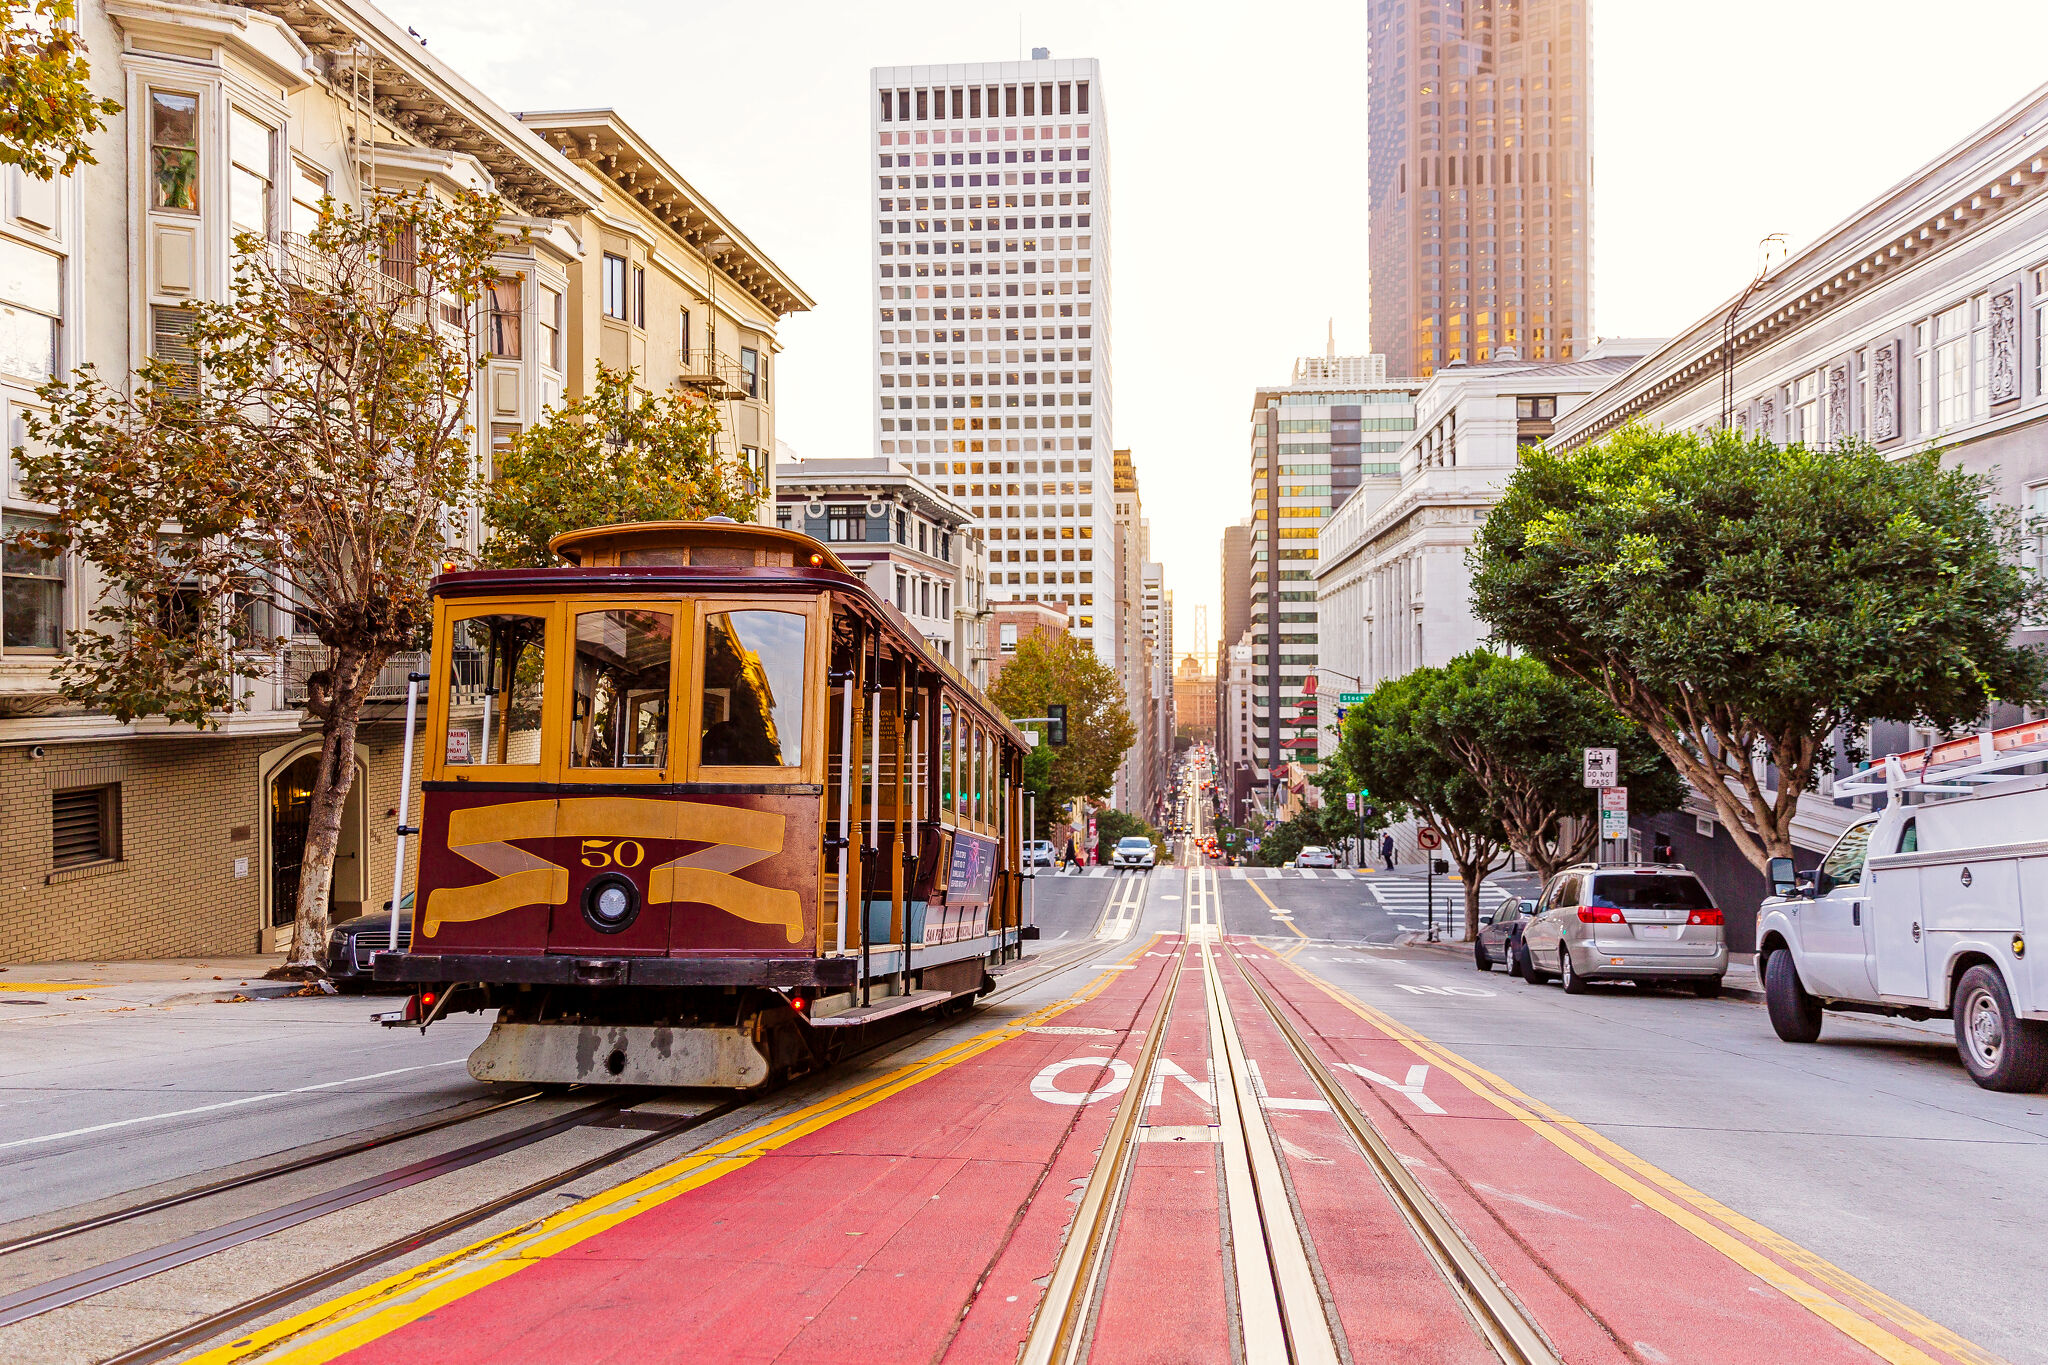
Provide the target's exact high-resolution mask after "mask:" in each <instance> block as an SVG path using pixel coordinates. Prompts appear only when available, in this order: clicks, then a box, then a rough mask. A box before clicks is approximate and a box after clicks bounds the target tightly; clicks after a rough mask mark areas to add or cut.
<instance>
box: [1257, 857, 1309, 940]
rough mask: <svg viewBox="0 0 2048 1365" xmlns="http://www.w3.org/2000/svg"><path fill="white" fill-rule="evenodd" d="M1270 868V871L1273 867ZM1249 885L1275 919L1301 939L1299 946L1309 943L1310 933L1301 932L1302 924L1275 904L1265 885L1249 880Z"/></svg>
mask: <svg viewBox="0 0 2048 1365" xmlns="http://www.w3.org/2000/svg"><path fill="white" fill-rule="evenodd" d="M1268 870H1269V871H1270V870H1271V869H1268ZM1247 885H1249V886H1250V887H1251V889H1252V890H1254V891H1256V892H1258V895H1259V899H1260V900H1262V901H1264V902H1265V903H1266V908H1267V909H1268V910H1271V911H1272V912H1273V917H1274V918H1275V919H1278V920H1279V921H1280V922H1281V923H1282V924H1284V925H1286V926H1287V927H1288V929H1289V930H1290V931H1291V932H1292V933H1293V934H1294V936H1295V937H1296V938H1298V939H1300V940H1301V943H1300V944H1299V945H1297V948H1300V947H1306V946H1307V944H1308V935H1307V934H1304V933H1302V932H1301V928H1300V926H1299V925H1297V924H1295V922H1294V920H1293V919H1292V918H1291V917H1290V915H1289V912H1287V911H1285V910H1282V909H1281V908H1280V907H1279V906H1277V905H1275V904H1273V898H1272V897H1271V896H1269V895H1267V894H1266V888H1265V887H1263V886H1260V885H1259V884H1258V883H1257V882H1249V883H1247Z"/></svg>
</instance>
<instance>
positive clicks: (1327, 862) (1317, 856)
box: [1294, 844, 1337, 867]
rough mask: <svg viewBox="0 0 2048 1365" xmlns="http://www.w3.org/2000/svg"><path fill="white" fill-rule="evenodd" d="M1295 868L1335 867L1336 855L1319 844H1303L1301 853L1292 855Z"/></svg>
mask: <svg viewBox="0 0 2048 1365" xmlns="http://www.w3.org/2000/svg"><path fill="white" fill-rule="evenodd" d="M1294 865H1295V866H1296V867H1335V866H1336V865H1337V854H1336V852H1335V851H1334V850H1332V849H1327V848H1324V847H1323V846H1322V845H1321V844H1304V845H1303V846H1302V850H1301V852H1299V853H1297V854H1295V855H1294Z"/></svg>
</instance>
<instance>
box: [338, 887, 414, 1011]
mask: <svg viewBox="0 0 2048 1365" xmlns="http://www.w3.org/2000/svg"><path fill="white" fill-rule="evenodd" d="M411 941H412V892H410V891H408V892H406V893H405V899H403V900H401V901H400V902H399V903H398V946H399V947H401V948H402V947H404V946H405V945H406V944H408V943H410V942H411ZM391 946H392V943H391V902H389V901H386V902H384V908H383V909H382V910H377V911H374V912H372V913H370V914H367V915H357V916H356V917H355V918H354V919H345V920H343V921H341V922H340V923H339V924H337V925H335V926H334V928H333V929H332V930H331V931H330V932H329V933H328V935H327V976H328V979H329V980H331V981H333V982H334V984H335V985H336V986H337V987H339V988H340V989H342V990H345V991H346V990H363V989H367V988H368V987H369V986H370V985H371V984H373V983H374V981H375V980H376V978H375V976H373V975H372V971H371V958H372V956H373V955H375V954H377V953H381V952H383V951H384V950H385V949H387V948H389V947H391Z"/></svg>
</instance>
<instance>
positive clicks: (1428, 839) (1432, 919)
mask: <svg viewBox="0 0 2048 1365" xmlns="http://www.w3.org/2000/svg"><path fill="white" fill-rule="evenodd" d="M1415 842H1416V844H1417V846H1419V847H1420V848H1421V849H1422V851H1423V853H1424V854H1426V855H1427V856H1426V857H1424V859H1423V864H1424V869H1425V870H1424V873H1423V885H1424V886H1425V887H1426V888H1427V891H1428V897H1429V902H1428V904H1429V918H1428V919H1426V920H1425V921H1423V923H1424V925H1425V926H1426V927H1427V929H1428V940H1429V942H1431V943H1434V942H1436V851H1437V849H1439V848H1441V847H1442V846H1443V842H1444V836H1443V835H1441V834H1438V833H1437V832H1436V831H1435V830H1434V829H1432V828H1430V827H1429V826H1428V825H1424V826H1423V827H1422V828H1421V829H1418V830H1416V831H1415Z"/></svg>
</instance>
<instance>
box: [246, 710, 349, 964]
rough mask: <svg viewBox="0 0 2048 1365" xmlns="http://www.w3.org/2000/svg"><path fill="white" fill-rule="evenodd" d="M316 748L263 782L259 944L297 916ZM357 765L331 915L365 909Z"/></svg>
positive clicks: (277, 938)
mask: <svg viewBox="0 0 2048 1365" xmlns="http://www.w3.org/2000/svg"><path fill="white" fill-rule="evenodd" d="M319 771H320V750H319V749H317V748H313V749H308V750H306V751H304V752H302V753H299V754H297V755H294V756H293V757H291V758H290V759H289V760H287V761H286V762H284V763H281V764H280V765H279V766H278V767H277V768H276V769H274V770H273V771H272V773H271V775H270V778H269V780H268V782H266V783H265V787H264V826H265V839H266V848H265V853H266V857H265V863H266V865H267V867H268V870H269V885H268V887H267V888H266V891H267V893H268V894H267V895H266V897H265V900H266V901H267V902H268V904H267V907H266V915H265V922H264V926H263V946H264V948H265V949H266V950H274V949H275V948H277V947H279V946H281V945H283V944H284V943H285V942H286V941H287V939H288V938H289V936H290V934H291V926H292V923H293V921H294V920H295V919H296V918H297V916H298V904H299V879H300V875H301V873H302V871H303V869H304V865H305V854H306V825H307V822H308V819H309V817H310V816H311V814H312V807H313V784H314V781H315V780H316V779H317V777H318V776H319ZM366 780H367V778H366V775H365V774H364V772H363V771H362V770H361V768H360V766H359V767H358V769H357V772H356V780H355V782H354V784H353V785H352V786H351V787H350V789H349V795H348V800H347V802H346V803H345V804H344V806H343V807H342V816H341V842H340V845H339V846H338V847H337V848H336V849H335V854H334V876H333V879H332V881H331V882H330V883H329V886H328V894H327V914H328V918H329V919H330V920H344V919H349V918H351V917H353V916H355V915H359V914H361V913H362V911H363V896H364V890H363V888H364V887H365V885H367V881H366V875H367V874H366V869H365V868H364V867H363V856H364V850H363V788H364V785H365V782H366Z"/></svg>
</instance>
